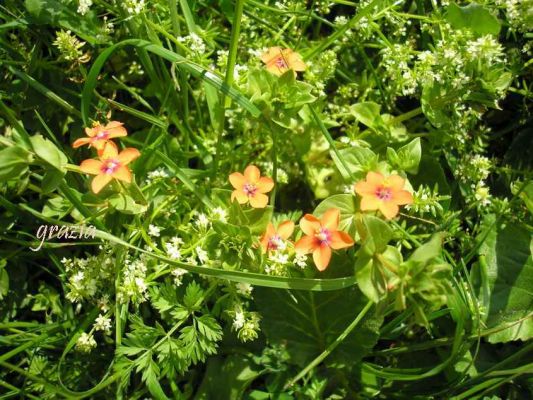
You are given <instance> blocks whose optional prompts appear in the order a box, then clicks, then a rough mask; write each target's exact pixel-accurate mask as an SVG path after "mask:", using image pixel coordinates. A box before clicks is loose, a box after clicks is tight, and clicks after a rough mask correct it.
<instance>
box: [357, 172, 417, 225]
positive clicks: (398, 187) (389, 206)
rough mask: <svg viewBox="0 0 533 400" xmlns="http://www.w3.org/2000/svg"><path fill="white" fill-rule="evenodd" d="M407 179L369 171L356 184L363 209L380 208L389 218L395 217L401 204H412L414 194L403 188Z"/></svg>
mask: <svg viewBox="0 0 533 400" xmlns="http://www.w3.org/2000/svg"><path fill="white" fill-rule="evenodd" d="M404 185H405V179H403V178H402V177H401V176H399V175H390V176H389V177H387V178H385V177H384V176H383V175H381V174H380V173H379V172H369V173H368V174H367V175H366V180H365V181H361V182H357V183H356V184H355V191H356V193H357V194H358V195H360V196H361V197H362V198H361V210H362V211H367V210H379V211H381V213H382V214H383V215H384V216H385V218H387V219H392V218H394V217H395V216H396V215H397V214H398V212H399V211H400V207H399V206H403V205H406V204H411V203H412V202H413V196H412V195H411V193H409V192H408V191H407V190H403V187H404Z"/></svg>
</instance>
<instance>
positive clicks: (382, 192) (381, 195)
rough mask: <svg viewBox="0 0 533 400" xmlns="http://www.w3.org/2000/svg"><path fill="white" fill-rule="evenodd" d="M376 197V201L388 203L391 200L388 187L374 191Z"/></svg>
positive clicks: (390, 192)
mask: <svg viewBox="0 0 533 400" xmlns="http://www.w3.org/2000/svg"><path fill="white" fill-rule="evenodd" d="M376 196H377V198H378V199H380V200H383V201H388V200H390V199H391V198H392V191H391V190H390V188H388V187H384V186H382V187H380V188H378V189H377V190H376Z"/></svg>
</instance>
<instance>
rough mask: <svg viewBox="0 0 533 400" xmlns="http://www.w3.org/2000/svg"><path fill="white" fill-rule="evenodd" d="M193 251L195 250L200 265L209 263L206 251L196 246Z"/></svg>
mask: <svg viewBox="0 0 533 400" xmlns="http://www.w3.org/2000/svg"><path fill="white" fill-rule="evenodd" d="M195 250H196V256H197V257H198V260H200V262H201V263H202V264H205V263H207V261H209V256H208V255H207V251H205V250H204V249H202V248H201V247H200V246H196V249H195Z"/></svg>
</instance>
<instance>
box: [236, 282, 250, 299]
mask: <svg viewBox="0 0 533 400" xmlns="http://www.w3.org/2000/svg"><path fill="white" fill-rule="evenodd" d="M235 287H236V288H237V293H239V294H241V295H243V296H250V295H251V294H252V290H254V287H253V286H252V285H250V284H249V283H246V282H239V283H237V284H236V285H235Z"/></svg>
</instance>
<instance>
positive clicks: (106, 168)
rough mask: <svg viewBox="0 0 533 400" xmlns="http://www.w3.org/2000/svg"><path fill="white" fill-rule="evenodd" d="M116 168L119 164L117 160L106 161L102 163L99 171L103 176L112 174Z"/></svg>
mask: <svg viewBox="0 0 533 400" xmlns="http://www.w3.org/2000/svg"><path fill="white" fill-rule="evenodd" d="M118 167H120V162H119V161H118V160H114V159H108V160H105V161H104V164H103V165H102V168H101V171H102V172H103V173H104V174H112V173H113V172H115V171H116V170H117V169H118Z"/></svg>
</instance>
